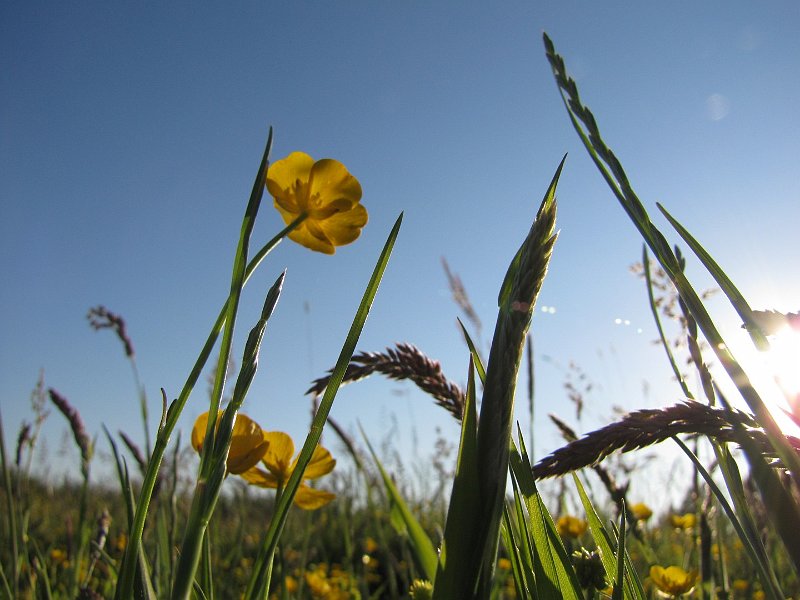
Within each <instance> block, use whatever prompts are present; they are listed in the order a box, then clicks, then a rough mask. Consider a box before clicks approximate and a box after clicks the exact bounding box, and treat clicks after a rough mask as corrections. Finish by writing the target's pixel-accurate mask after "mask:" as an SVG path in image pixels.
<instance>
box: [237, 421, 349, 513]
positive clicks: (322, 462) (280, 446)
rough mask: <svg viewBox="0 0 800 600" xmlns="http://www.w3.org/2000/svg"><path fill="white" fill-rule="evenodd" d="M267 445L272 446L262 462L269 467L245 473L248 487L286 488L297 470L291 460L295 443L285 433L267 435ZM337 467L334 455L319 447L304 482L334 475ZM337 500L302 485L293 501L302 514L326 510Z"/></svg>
mask: <svg viewBox="0 0 800 600" xmlns="http://www.w3.org/2000/svg"><path fill="white" fill-rule="evenodd" d="M264 441H265V442H267V443H268V444H269V446H268V448H267V452H266V454H264V456H263V458H262V459H261V462H262V463H263V464H264V465H265V466H266V467H267V470H266V471H265V470H264V469H260V468H258V467H255V466H254V467H253V468H252V469H250V470H248V471H246V472H244V473H242V474H241V476H242V477H243V478H244V479H245V481H247V482H248V483H251V484H253V485H257V486H259V487H264V488H272V489H277V488H278V487H283V486H284V485H285V484H286V482H287V481H288V479H289V477H291V475H292V473H293V472H294V469H295V467H296V466H297V457H295V458H294V459H293V458H292V456H293V455H294V442H293V441H292V438H291V437H290V436H289V434H287V433H283V432H282V431H268V432H265V433H264ZM335 466H336V460H335V459H334V458H333V457H332V456H331V453H330V452H329V451H328V450H326V449H325V448H323V447H322V446H317V447H316V448H314V454H312V455H311V461H310V462H309V463H308V467H307V468H306V471H305V473H303V479H304V480H310V479H317V478H319V477H322V476H323V475H327V474H328V473H330V472H331V471H333V467H335ZM335 497H336V495H335V494H332V493H330V492H326V491H323V490H316V489H314V488H312V487H309V486H307V485H305V484H300V487H299V488H298V489H297V494H296V495H295V497H294V503H295V504H296V505H297V506H299V507H300V508H302V509H303V510H315V509H317V508H321V507H323V506H325V505H326V504H327V503H328V502H330V501H331V500H333V499H334V498H335Z"/></svg>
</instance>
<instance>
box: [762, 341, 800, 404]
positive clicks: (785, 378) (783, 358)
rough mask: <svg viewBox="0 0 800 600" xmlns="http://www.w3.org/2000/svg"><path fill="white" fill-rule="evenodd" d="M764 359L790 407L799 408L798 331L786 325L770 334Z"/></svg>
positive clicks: (799, 350)
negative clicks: (772, 334)
mask: <svg viewBox="0 0 800 600" xmlns="http://www.w3.org/2000/svg"><path fill="white" fill-rule="evenodd" d="M764 360H765V363H766V364H765V367H766V368H767V369H769V371H770V372H771V373H772V375H773V377H774V378H775V381H776V383H777V384H778V386H779V387H780V388H781V390H783V393H784V394H786V399H787V400H788V402H789V404H790V405H791V407H792V408H793V409H794V410H795V411H796V410H798V409H800V406H799V405H798V400H799V398H798V396H800V331H798V330H796V329H794V328H792V327H789V326H786V327H784V328H783V329H781V330H780V331H779V332H778V333H777V334H776V335H774V336H772V337H771V338H770V349H769V351H767V352H766V353H764Z"/></svg>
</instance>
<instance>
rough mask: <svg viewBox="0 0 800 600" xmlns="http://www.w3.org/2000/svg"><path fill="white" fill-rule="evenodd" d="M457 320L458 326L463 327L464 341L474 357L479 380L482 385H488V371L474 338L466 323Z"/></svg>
mask: <svg viewBox="0 0 800 600" xmlns="http://www.w3.org/2000/svg"><path fill="white" fill-rule="evenodd" d="M457 320H458V324H459V325H460V326H461V332H462V333H463V334H464V340H465V341H466V342H467V347H468V348H469V353H470V355H471V356H472V363H473V364H474V365H475V370H476V371H477V372H478V378H479V379H480V380H481V383H482V384H484V383H486V369H485V368H484V366H483V360H482V359H481V355H480V352H478V348H477V346H475V342H473V341H472V337H470V335H469V332H468V331H467V328H466V327H464V323H462V322H461V319H457Z"/></svg>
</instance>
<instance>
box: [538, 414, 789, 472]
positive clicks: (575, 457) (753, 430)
mask: <svg viewBox="0 0 800 600" xmlns="http://www.w3.org/2000/svg"><path fill="white" fill-rule="evenodd" d="M739 427H742V428H744V430H745V431H746V432H747V434H748V435H749V436H750V437H751V438H752V439H753V440H755V442H756V443H758V444H759V445H760V446H761V448H762V451H763V452H764V454H765V455H766V456H773V455H774V451H773V449H772V445H771V444H770V442H769V440H768V439H767V436H766V434H765V433H764V430H763V429H761V428H760V427H759V426H758V424H757V423H756V421H755V419H753V417H752V416H751V415H749V414H747V413H744V412H741V411H738V410H732V409H726V408H717V407H712V406H708V405H705V404H702V403H700V402H694V401H687V402H681V403H679V404H675V405H673V406H669V407H667V408H657V409H643V410H637V411H634V412H632V413H629V414H628V415H627V416H625V417H624V418H623V419H622V420H621V421H617V422H616V423H612V424H610V425H606V426H605V427H602V428H601V429H598V430H596V431H593V432H591V433H588V434H586V435H584V436H583V437H582V438H580V439H577V440H575V441H573V442H570V443H568V444H567V445H566V446H563V447H561V448H559V449H558V450H556V451H555V452H553V453H552V454H550V455H549V456H547V457H545V458H543V459H542V460H540V461H539V462H538V463H537V464H536V465H535V466H534V467H533V474H534V476H535V477H536V478H537V479H542V478H545V477H556V476H558V475H564V474H566V473H569V472H571V471H575V470H577V469H582V468H584V467H591V466H594V465H596V464H597V463H599V462H600V461H601V460H603V459H604V458H605V457H606V456H608V455H609V454H611V453H612V452H616V451H617V450H619V451H621V452H629V451H631V450H637V449H639V448H644V447H646V446H650V445H652V444H657V443H659V442H663V441H664V440H667V439H669V438H670V437H672V436H675V435H680V434H699V435H707V436H710V437H713V438H715V439H716V440H717V441H720V442H733V443H738V441H739V439H738V438H739V436H740V435H741V433H740V431H739V430H738V428H739ZM787 439H788V440H789V443H790V444H791V445H792V446H793V447H794V449H795V450H796V451H797V452H798V453H800V439H798V438H795V437H793V436H787Z"/></svg>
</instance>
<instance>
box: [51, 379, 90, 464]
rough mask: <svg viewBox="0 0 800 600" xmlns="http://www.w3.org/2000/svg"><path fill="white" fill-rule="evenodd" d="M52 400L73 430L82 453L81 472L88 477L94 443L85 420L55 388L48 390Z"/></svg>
mask: <svg viewBox="0 0 800 600" xmlns="http://www.w3.org/2000/svg"><path fill="white" fill-rule="evenodd" d="M48 393H49V394H50V400H52V402H53V404H55V405H56V408H57V409H58V410H59V411H61V414H63V415H64V416H65V417H66V419H67V421H68V422H69V427H70V429H72V436H73V437H74V438H75V443H76V444H77V445H78V448H79V449H80V452H81V472H82V473H83V476H84V477H88V473H89V463H90V462H91V460H92V441H91V439H89V435H88V434H87V433H86V428H85V427H84V425H83V419H81V415H80V413H79V412H78V409H77V408H75V407H74V406H72V405H71V404H70V403H69V400H67V399H66V398H65V397H64V396H62V395H61V394H59V393H58V392H57V391H55V390H54V389H53V388H50V389H49V390H48Z"/></svg>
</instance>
